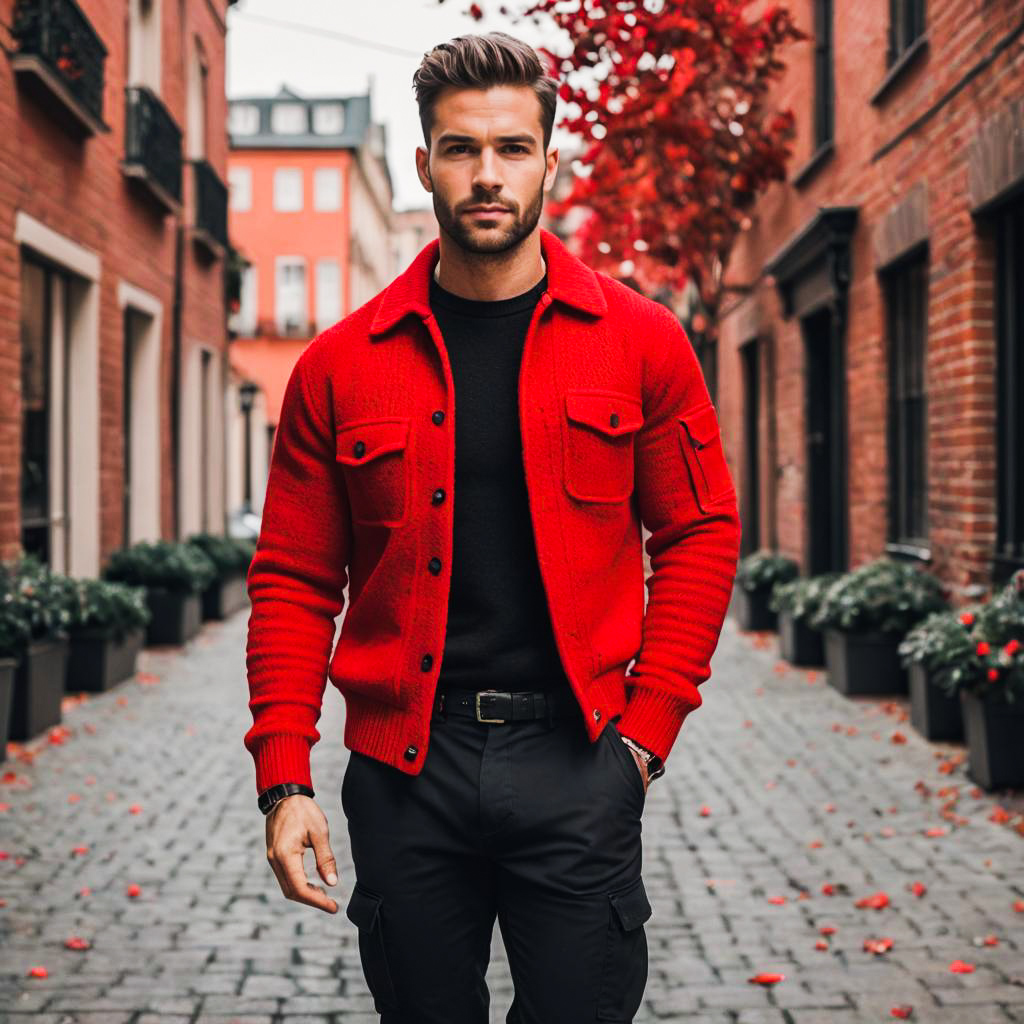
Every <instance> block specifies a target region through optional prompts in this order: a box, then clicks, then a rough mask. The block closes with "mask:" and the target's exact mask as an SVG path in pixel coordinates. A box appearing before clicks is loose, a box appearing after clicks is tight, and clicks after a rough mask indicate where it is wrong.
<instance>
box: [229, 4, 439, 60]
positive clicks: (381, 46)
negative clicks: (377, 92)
mask: <svg viewBox="0 0 1024 1024" xmlns="http://www.w3.org/2000/svg"><path fill="white" fill-rule="evenodd" d="M231 16H232V17H233V18H239V17H241V18H247V19H249V20H251V21H261V22H263V23H264V24H266V25H276V26H277V27H278V28H286V29H291V31H293V32H306V33H308V34H309V35H315V36H319V37H320V38H321V39H340V40H341V41H342V42H345V43H354V44H355V45H356V46H365V47H367V48H368V49H371V50H380V51H382V52H383V53H390V54H392V55H393V56H396V57H415V58H416V59H417V60H421V59H422V57H423V53H421V52H417V51H416V50H405V49H403V48H402V47H400V46H389V45H388V44H387V43H378V42H374V40H372V39H360V38H359V37H358V36H350V35H348V34H347V33H345V32H335V31H333V30H331V29H326V28H320V27H319V26H317V25H303V24H301V23H300V22H297V21H282V20H281V19H280V18H268V17H266V16H265V15H262V14H250V13H249V12H248V11H237V10H236V11H233V12H232V15H231Z"/></svg>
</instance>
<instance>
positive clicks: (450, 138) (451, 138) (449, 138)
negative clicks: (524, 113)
mask: <svg viewBox="0 0 1024 1024" xmlns="http://www.w3.org/2000/svg"><path fill="white" fill-rule="evenodd" d="M498 141H499V142H525V143H528V144H530V145H533V144H534V143H535V142H536V141H537V140H536V139H535V138H534V137H533V136H532V135H526V134H522V133H520V134H517V135H499V136H498ZM447 142H476V138H475V137H474V136H472V135H456V134H455V133H454V132H445V133H444V134H443V135H442V136H441V137H440V138H439V139H438V140H437V144H438V145H439V146H443V145H444V144H445V143H447Z"/></svg>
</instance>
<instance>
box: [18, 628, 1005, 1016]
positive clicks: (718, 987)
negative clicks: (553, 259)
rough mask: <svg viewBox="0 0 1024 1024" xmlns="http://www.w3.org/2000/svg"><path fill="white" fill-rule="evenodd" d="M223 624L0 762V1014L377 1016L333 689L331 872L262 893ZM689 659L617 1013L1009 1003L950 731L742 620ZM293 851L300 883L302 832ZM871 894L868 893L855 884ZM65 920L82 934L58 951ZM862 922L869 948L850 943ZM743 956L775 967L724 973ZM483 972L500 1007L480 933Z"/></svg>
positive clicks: (236, 642) (990, 827)
mask: <svg viewBox="0 0 1024 1024" xmlns="http://www.w3.org/2000/svg"><path fill="white" fill-rule="evenodd" d="M246 619H247V615H246V613H245V612H242V613H239V614H238V615H236V616H235V617H234V618H233V619H232V620H230V621H228V622H226V623H221V624H211V625H208V626H206V627H205V628H204V631H203V633H202V634H201V635H200V636H199V637H198V638H197V639H195V640H194V641H192V642H191V643H190V644H189V645H188V647H187V648H186V649H184V650H183V651H177V650H174V649H168V648H165V649H161V650H148V651H145V652H143V655H142V657H141V662H140V668H141V669H142V670H143V673H144V674H143V675H141V676H140V677H139V680H136V681H132V682H129V683H126V684H122V685H121V686H119V687H118V688H117V689H115V690H113V691H111V692H110V693H107V694H103V695H95V696H93V697H91V698H90V699H88V700H85V701H82V702H79V703H76V704H75V705H74V706H73V707H70V708H68V709H67V710H66V712H65V718H64V725H65V727H66V729H67V733H66V736H65V739H64V742H62V743H49V742H43V743H39V744H35V745H34V746H35V747H38V753H37V754H36V756H35V757H34V759H33V761H32V763H26V762H23V761H21V760H9V761H8V762H6V763H5V764H4V766H3V769H4V771H5V772H6V773H7V774H5V775H4V776H3V779H4V781H3V782H2V783H0V807H2V810H0V850H2V851H3V857H2V859H0V899H2V900H3V906H2V907H0V1007H3V1008H4V1009H3V1010H0V1019H2V1020H3V1021H10V1022H23V1021H28V1020H29V1019H31V1020H32V1022H33V1024H59V1022H60V1024H85V1022H96V1024H100V1022H102V1024H125V1022H130V1024H150V1022H153V1024H155V1022H160V1024H179V1022H180V1024H186V1022H188V1024H200V1022H213V1021H217V1022H222V1024H229V1022H237V1024H270V1022H277V1021H287V1022H290V1024H302V1022H313V1021H315V1022H317V1024H326V1022H341V1021H344V1022H346V1024H371V1022H373V1021H376V1019H377V1017H376V1015H375V1014H374V1013H373V1012H372V1006H371V1001H370V997H369V994H368V993H367V990H366V988H365V985H364V982H363V978H362V972H361V969H360V966H359V960H358V952H357V949H356V943H355V938H356V933H355V929H354V927H353V926H352V925H351V924H350V923H349V922H348V920H347V919H346V917H345V914H344V906H345V900H346V898H347V895H348V892H349V891H350V883H351V878H352V873H351V868H350V866H349V860H348V858H349V850H348V842H347V829H346V826H345V820H344V817H343V815H342V811H341V807H340V797H339V793H340V787H341V779H342V773H343V770H344V765H345V757H346V752H345V750H344V747H343V745H342V742H341V732H342V724H343V714H344V705H343V702H342V700H341V697H340V696H339V695H338V694H337V692H336V691H335V690H334V689H333V688H332V687H330V686H328V688H327V694H326V698H325V709H324V715H323V717H322V718H321V720H320V725H319V729H320V732H321V735H322V736H323V739H322V740H321V742H320V743H319V744H318V745H317V746H316V747H315V748H314V750H313V778H314V783H315V785H316V787H317V793H318V802H319V803H320V805H321V807H322V808H323V809H324V812H325V813H326V815H327V817H328V821H329V823H330V827H331V841H332V844H333V847H334V850H335V854H336V855H337V857H338V859H339V862H340V864H341V868H342V870H341V882H340V883H339V885H338V886H337V887H335V889H334V890H333V894H334V896H335V898H336V899H337V900H338V902H339V904H341V910H340V911H339V913H338V914H337V915H334V916H331V915H326V914H323V913H322V912H320V911H316V910H312V909H309V908H306V907H302V906H299V905H297V904H294V903H290V902H288V901H286V900H285V899H284V898H283V897H282V896H281V894H280V890H279V889H278V887H277V883H276V881H275V879H274V877H273V874H272V872H271V870H270V868H269V866H268V865H267V862H266V856H265V850H266V846H265V838H264V822H263V818H262V816H261V815H260V813H259V811H258V810H257V808H256V803H255V795H256V794H255V786H254V779H253V766H252V761H251V758H250V757H249V754H248V753H247V752H246V751H245V750H244V748H243V746H242V737H243V735H244V733H245V730H246V729H247V728H248V726H249V724H250V718H249V713H248V709H247V707H246V701H247V698H248V693H247V689H246V684H245V675H244V666H243V656H242V651H243V646H244V638H245V627H246ZM714 669H715V674H714V676H713V678H712V680H710V681H709V682H708V683H707V684H706V686H705V687H704V689H703V691H702V693H703V696H704V705H703V707H701V708H700V709H699V710H698V711H697V712H696V713H694V714H693V715H692V716H691V717H690V718H689V719H688V721H687V722H686V724H685V725H684V727H683V731H682V732H681V733H680V736H679V739H678V741H677V744H676V746H675V748H674V749H673V753H672V757H671V758H670V759H669V764H668V772H667V774H666V775H665V776H664V777H663V778H662V779H660V780H659V781H657V782H656V783H654V785H653V786H652V787H651V790H650V793H649V795H648V801H647V807H646V810H645V815H644V873H645V879H646V880H647V883H648V890H649V893H650V897H651V902H652V905H653V907H654V916H653V917H652V919H651V920H650V921H649V922H648V925H647V935H648V941H649V946H650V964H651V970H650V980H649V983H648V986H647V993H646V999H645V1002H644V1007H643V1010H642V1011H641V1014H640V1015H639V1016H638V1017H637V1024H650V1022H653V1021H700V1022H702V1024H719V1022H725V1021H730V1022H736V1024H782V1022H789V1024H814V1022H828V1024H844V1022H860V1021H867V1022H876V1021H884V1020H891V1019H893V1017H892V1016H891V1010H892V1007H894V1006H896V1005H899V1004H907V1005H910V1006H912V1007H913V1014H912V1016H911V1017H910V1018H909V1019H910V1020H912V1021H918V1022H931V1024H938V1022H954V1021H955V1022H958V1024H988V1022H995V1021H1000V1022H1002V1021H1024V957H1022V952H1021V950H1022V947H1024V913H1020V912H1015V910H1014V904H1015V903H1016V902H1018V901H1021V900H1024V837H1022V836H1020V835H1018V834H1016V833H1015V832H1014V831H1013V829H1011V828H1010V827H1008V826H1007V825H1006V824H999V823H997V822H993V821H990V820H989V815H990V814H991V813H992V812H993V809H995V808H997V807H998V806H1000V805H1005V803H1006V801H1005V796H1006V795H1005V794H1002V795H1000V794H996V795H993V796H989V795H985V794H980V793H978V792H977V791H976V790H974V786H973V783H971V781H970V780H969V779H968V778H967V777H966V775H965V773H964V766H963V765H961V764H958V759H957V755H959V754H961V753H962V748H960V747H956V746H945V745H934V744H928V743H925V742H924V741H922V740H921V739H920V738H919V737H918V736H917V734H916V733H915V732H913V731H912V730H911V729H910V727H909V723H905V722H901V721H900V718H899V712H900V711H901V710H902V709H903V707H904V705H903V704H901V703H898V702H882V701H874V700H867V699H863V698H862V699H859V700H849V699H847V698H844V697H842V696H840V695H839V694H838V693H836V692H835V691H834V690H832V689H830V688H829V687H828V686H827V685H826V683H825V681H824V678H823V676H821V675H820V674H819V675H817V677H816V678H814V677H809V676H808V674H807V673H806V672H805V671H802V670H795V669H787V668H786V667H785V666H783V665H782V664H781V663H779V662H778V661H777V651H776V647H775V642H774V639H773V638H771V637H770V636H769V635H768V634H763V635H760V636H758V635H751V634H742V633H740V632H739V631H738V630H737V628H736V626H735V625H734V623H733V621H732V620H731V619H729V620H727V621H726V625H725V628H724V630H723V636H722V642H721V644H720V646H719V649H718V651H717V653H716V655H715V659H714ZM777 670H778V671H777ZM897 734H899V735H902V736H904V737H905V740H906V741H905V742H899V735H897ZM894 737H895V741H894ZM58 738H59V735H58ZM29 746H30V747H31V746H33V745H31V744H30V745H29ZM950 755H953V756H952V757H951V756H950ZM943 766H945V768H944V767H943ZM12 773H13V778H12V777H11V775H12ZM945 787H954V788H955V789H956V791H957V792H958V793H959V799H958V800H957V799H955V797H954V792H953V790H952V789H946V788H945ZM951 800H954V802H955V808H954V809H953V811H952V812H950V811H949V810H948V807H949V803H950V801H951ZM944 807H946V808H947V810H946V812H945V814H944V812H943V808H944ZM705 809H706V813H705ZM951 813H952V820H951V817H950V814H951ZM933 829H940V830H941V832H940V833H938V834H929V832H930V831H931V830H933ZM80 847H85V848H86V849H79V850H78V851H77V852H76V848H80ZM306 867H307V873H308V874H309V875H310V877H311V878H312V877H315V874H314V872H315V867H314V865H313V863H312V853H311V852H308V853H307V861H306ZM915 882H921V883H924V884H925V885H926V886H927V891H926V892H924V893H923V894H920V895H918V894H916V893H915V892H914V891H912V888H911V887H912V886H913V883H915ZM133 885H137V886H138V887H139V889H138V892H137V895H134V896H133V895H132V894H131V891H130V887H131V886H133ZM829 887H831V888H830V889H829ZM828 892H831V895H829V894H828ZM879 892H884V893H886V894H887V895H888V897H889V900H890V902H889V905H888V906H885V907H883V908H881V909H871V908H867V907H857V906H856V901H857V900H860V899H862V898H863V897H868V896H871V895H872V894H875V893H879ZM829 927H831V928H834V929H835V932H834V933H833V934H831V935H828V936H827V937H825V936H823V935H822V933H821V929H822V928H826V929H827V928H829ZM74 936H77V937H81V938H84V939H86V940H88V942H89V943H90V944H91V947H90V948H88V949H86V950H75V949H69V948H66V947H65V941H66V940H67V939H69V938H71V937H74ZM987 936H995V938H996V940H997V944H986V942H985V937H987ZM866 938H886V939H891V940H892V948H891V949H890V950H889V951H888V952H883V953H872V952H867V951H865V949H864V948H863V943H864V940H865V939H866ZM816 943H820V944H821V945H822V946H823V947H824V948H821V949H819V948H816ZM957 960H962V961H965V962H967V963H970V964H973V965H974V970H973V972H972V973H955V972H953V971H951V970H950V964H951V963H953V962H954V961H957ZM35 966H42V967H45V968H46V970H47V972H48V976H46V977H31V976H29V971H30V970H31V968H33V967H35ZM761 972H777V973H781V974H783V975H784V976H785V977H784V979H783V980H781V981H779V982H778V983H776V984H770V985H762V984H758V983H752V982H751V981H750V980H749V979H750V978H751V977H752V976H754V975H756V974H758V973H761ZM488 980H489V983H490V985H491V992H492V1018H491V1019H492V1021H494V1022H503V1021H504V1014H505V1011H506V1010H507V1007H508V1005H509V1002H510V1001H511V982H510V980H509V976H508V971H507V967H506V964H505V962H504V958H503V953H502V948H501V942H500V932H499V930H498V929H497V928H496V929H495V936H494V943H493V960H492V965H491V969H490V972H489V976H488ZM552 1024H557V1022H552Z"/></svg>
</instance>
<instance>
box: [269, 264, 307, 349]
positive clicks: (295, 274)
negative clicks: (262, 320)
mask: <svg viewBox="0 0 1024 1024" xmlns="http://www.w3.org/2000/svg"><path fill="white" fill-rule="evenodd" d="M276 267H277V270H276V281H275V285H276V292H275V304H274V308H275V316H276V320H277V330H278V332H279V333H280V334H284V335H288V336H295V335H301V334H305V333H306V332H307V328H308V321H309V317H308V315H307V313H306V261H305V260H304V259H303V258H302V257H301V256H279V257H278V258H277V263H276Z"/></svg>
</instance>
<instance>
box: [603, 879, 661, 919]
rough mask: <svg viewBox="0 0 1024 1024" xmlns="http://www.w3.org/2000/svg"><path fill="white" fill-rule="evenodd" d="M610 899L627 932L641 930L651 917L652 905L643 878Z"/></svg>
mask: <svg viewBox="0 0 1024 1024" xmlns="http://www.w3.org/2000/svg"><path fill="white" fill-rule="evenodd" d="M609 899H610V900H611V901H612V906H613V907H614V908H615V912H616V913H617V914H618V915H619V920H620V921H621V922H622V927H623V928H624V929H625V930H626V931H627V932H628V931H632V930H633V929H634V928H639V927H640V925H642V924H643V923H644V921H646V920H647V919H648V918H650V916H651V904H650V901H649V900H648V899H647V890H646V889H645V888H644V880H643V878H638V879H637V880H636V881H635V882H634V883H633V884H632V885H631V886H630V887H629V888H628V889H625V890H623V891H622V892H619V893H613V894H612V895H611V896H610V897H609Z"/></svg>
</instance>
